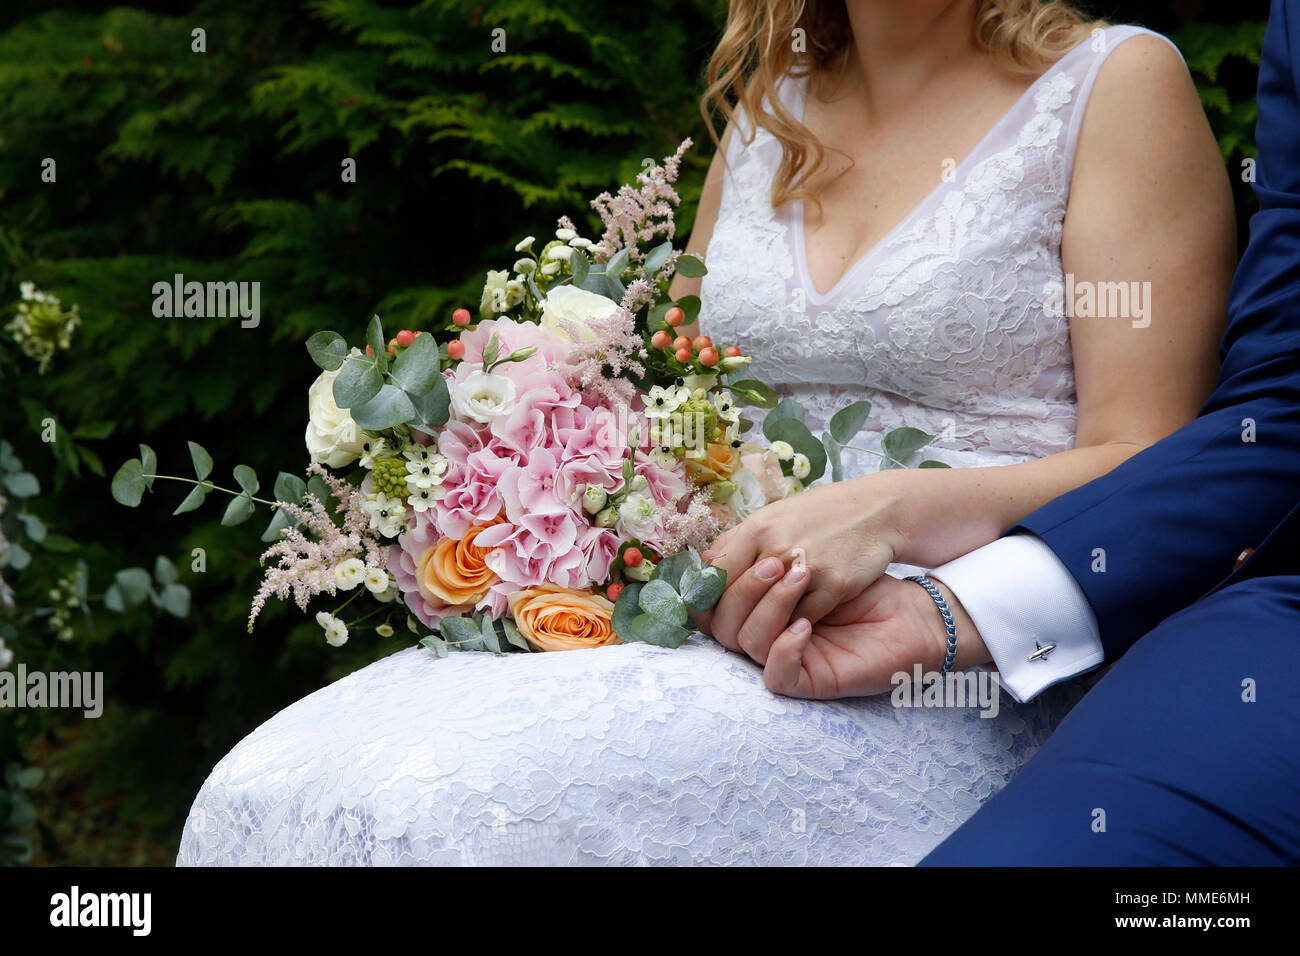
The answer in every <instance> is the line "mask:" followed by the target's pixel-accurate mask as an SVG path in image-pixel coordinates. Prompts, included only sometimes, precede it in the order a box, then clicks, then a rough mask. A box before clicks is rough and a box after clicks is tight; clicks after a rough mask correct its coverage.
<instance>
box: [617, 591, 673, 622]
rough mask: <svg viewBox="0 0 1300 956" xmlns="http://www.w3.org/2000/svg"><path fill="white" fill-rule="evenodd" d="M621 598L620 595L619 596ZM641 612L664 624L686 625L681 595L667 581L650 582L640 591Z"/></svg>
mask: <svg viewBox="0 0 1300 956" xmlns="http://www.w3.org/2000/svg"><path fill="white" fill-rule="evenodd" d="M620 596H621V595H620ZM637 603H639V604H640V605H641V610H643V611H645V612H646V613H647V614H649V615H651V616H652V617H654V618H656V619H658V620H660V621H662V622H663V623H665V624H673V625H676V626H678V627H681V626H683V625H685V624H686V620H687V614H686V605H685V604H683V603H682V599H681V595H679V594H678V593H677V590H676V588H674V587H673V586H672V585H671V584H669V583H668V582H667V581H650V582H649V583H647V584H646V586H645V587H643V588H642V589H641V596H640V598H639V599H638V602H637Z"/></svg>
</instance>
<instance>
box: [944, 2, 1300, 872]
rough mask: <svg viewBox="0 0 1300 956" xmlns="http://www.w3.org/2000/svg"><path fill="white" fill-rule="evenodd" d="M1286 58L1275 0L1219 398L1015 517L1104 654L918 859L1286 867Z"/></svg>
mask: <svg viewBox="0 0 1300 956" xmlns="http://www.w3.org/2000/svg"><path fill="white" fill-rule="evenodd" d="M1296 64H1300V0H1274V3H1273V7H1272V12H1271V15H1270V18H1269V24H1268V30H1267V32H1266V34H1265V38H1264V47H1263V51H1262V55H1261V63H1260V73H1259V93H1258V104H1259V119H1258V121H1257V126H1256V142H1257V144H1258V149H1259V157H1258V163H1257V167H1256V182H1255V193H1256V195H1257V197H1258V198H1259V211H1258V212H1257V213H1256V214H1255V216H1254V217H1253V218H1252V219H1251V235H1250V243H1249V245H1248V247H1247V249H1246V252H1245V255H1244V256H1243V257H1242V260H1241V263H1240V265H1239V267H1238V269H1237V273H1236V276H1235V278H1234V280H1233V285H1232V292H1231V295H1230V296H1229V300H1228V328H1227V332H1226V334H1225V336H1224V340H1223V345H1222V349H1221V357H1222V363H1223V364H1222V371H1221V372H1220V375H1219V380H1218V383H1217V385H1216V388H1215V391H1214V394H1213V395H1212V396H1211V397H1210V399H1209V401H1208V402H1207V403H1206V405H1205V407H1204V408H1203V409H1202V410H1201V413H1200V415H1199V416H1198V417H1197V419H1196V420H1195V421H1193V422H1191V423H1190V424H1188V425H1187V426H1186V427H1184V428H1182V429H1180V430H1179V431H1177V432H1175V433H1174V434H1173V435H1170V436H1169V437H1168V438H1166V439H1165V440H1163V441H1161V442H1159V443H1158V444H1156V445H1153V446H1151V447H1150V448H1148V449H1146V450H1145V451H1143V452H1142V453H1140V454H1138V455H1135V456H1134V457H1132V458H1131V459H1129V460H1128V461H1127V462H1125V463H1124V464H1123V465H1121V466H1120V467H1119V468H1117V469H1115V470H1114V471H1113V472H1111V473H1110V474H1108V475H1106V476H1104V477H1102V478H1099V479H1097V480H1096V481H1093V482H1091V483H1090V484H1088V485H1085V486H1084V487H1082V488H1079V489H1077V490H1076V491H1074V492H1071V493H1070V494H1067V495H1064V496H1062V497H1061V498H1058V499H1056V500H1055V501H1053V502H1051V503H1050V504H1048V505H1047V506H1045V507H1043V508H1041V509H1040V510H1039V511H1037V512H1035V513H1034V514H1032V515H1030V516H1029V517H1028V518H1027V519H1025V521H1024V522H1022V524H1021V525H1020V526H1019V528H1020V529H1022V530H1026V531H1029V532H1032V533H1034V534H1036V535H1038V536H1039V537H1040V538H1042V539H1043V540H1044V541H1045V542H1046V543H1047V544H1048V545H1049V546H1050V547H1051V548H1052V550H1053V551H1054V552H1055V554H1056V555H1057V556H1058V557H1059V558H1060V559H1061V561H1062V562H1063V563H1064V564H1065V565H1066V567H1067V568H1068V569H1069V571H1070V573H1071V574H1072V575H1073V576H1074V578H1075V579H1076V580H1077V581H1078V583H1079V585H1080V587H1081V588H1082V589H1083V591H1084V594H1085V595H1086V596H1087V598H1088V601H1089V603H1090V604H1091V606H1092V609H1093V611H1094V612H1095V614H1096V616H1097V621H1098V624H1099V626H1100V631H1101V639H1102V644H1103V646H1104V647H1105V650H1106V659H1107V661H1113V662H1115V663H1114V664H1113V666H1112V667H1111V669H1110V671H1109V672H1108V673H1107V674H1106V676H1105V677H1103V678H1102V679H1101V681H1100V682H1099V683H1098V684H1097V686H1096V687H1094V688H1093V690H1092V691H1091V692H1090V693H1089V694H1088V695H1087V696H1086V697H1085V698H1084V700H1083V701H1082V702H1080V704H1079V705H1078V706H1077V707H1076V708H1075V709H1074V710H1073V711H1072V712H1071V713H1070V715H1069V716H1068V717H1067V718H1066V719H1065V721H1064V722H1063V723H1062V724H1061V726H1060V727H1059V728H1058V730H1057V731H1056V733H1055V734H1053V736H1052V737H1051V738H1050V739H1049V740H1048V742H1047V743H1046V745H1044V747H1043V748H1042V750H1041V751H1040V752H1039V753H1038V754H1037V755H1036V756H1035V757H1034V758H1033V760H1031V761H1030V762H1029V764H1028V765H1027V766H1026V767H1025V769H1024V770H1022V771H1021V773H1020V774H1019V775H1018V776H1017V777H1016V778H1015V780H1013V781H1012V782H1011V784H1010V785H1009V786H1008V787H1007V788H1006V789H1005V790H1003V791H1002V793H1000V794H999V795H998V796H996V797H995V798H993V799H992V800H990V801H989V802H988V803H987V804H986V805H985V806H984V807H983V808H981V809H980V811H979V812H978V813H976V814H975V816H974V817H972V818H971V820H970V821H968V822H967V824H966V825H965V826H964V827H962V828H961V829H960V830H958V831H957V832H956V833H955V834H953V836H952V837H950V838H949V839H948V840H947V841H945V842H944V843H943V844H942V845H941V846H940V847H939V848H938V849H936V850H935V851H934V852H933V853H932V854H931V855H930V856H929V857H927V858H926V860H925V863H926V864H928V865H963V864H982V865H983V864H987V865H997V864H1004V865H1016V864H1085V865H1086V864H1119V865H1125V864H1153V865H1171V864H1173V865H1176V864H1247V865H1249V864H1270V863H1290V864H1295V863H1298V862H1300V688H1298V687H1297V686H1296V678H1297V676H1300V669H1298V668H1297V667H1296V660H1297V656H1296V652H1297V650H1300V504H1298V502H1300V86H1298V85H1297V73H1296ZM1097 548H1102V549H1104V551H1105V568H1106V569H1105V571H1104V572H1094V570H1093V567H1094V554H1095V549H1097ZM1248 548H1254V549H1255V551H1254V553H1253V554H1252V555H1251V556H1250V557H1249V558H1248V559H1247V560H1246V561H1245V563H1244V564H1242V565H1241V567H1240V568H1238V569H1236V570H1234V562H1235V561H1236V559H1237V556H1238V555H1239V554H1241V553H1242V552H1243V551H1244V550H1245V549H1248Z"/></svg>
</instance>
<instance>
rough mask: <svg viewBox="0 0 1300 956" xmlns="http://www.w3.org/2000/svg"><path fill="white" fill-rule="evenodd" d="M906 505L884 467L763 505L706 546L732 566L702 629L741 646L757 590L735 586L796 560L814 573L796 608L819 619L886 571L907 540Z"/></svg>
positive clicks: (776, 573) (767, 580) (711, 556)
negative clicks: (903, 527)
mask: <svg viewBox="0 0 1300 956" xmlns="http://www.w3.org/2000/svg"><path fill="white" fill-rule="evenodd" d="M901 510H902V509H901V508H899V506H898V497H897V495H896V494H895V482H894V480H893V478H892V476H891V475H889V473H886V472H882V473H880V474H879V475H872V476H869V477H866V478H857V479H853V480H851V481H844V482H837V483H835V484H833V485H827V486H824V487H816V488H810V489H808V490H807V491H803V492H800V493H799V494H797V495H795V496H794V497H791V498H786V499H785V500H783V501H777V502H773V503H772V504H770V505H767V506H766V507H764V508H761V509H759V510H758V511H756V512H755V513H754V514H752V515H751V516H750V517H749V518H747V519H746V520H744V521H742V522H741V523H740V524H739V525H737V526H736V527H735V528H732V529H731V530H730V531H728V532H726V533H725V534H722V535H719V536H718V538H717V540H716V541H714V542H713V544H712V545H711V546H710V547H709V550H708V551H706V552H705V553H704V557H705V558H706V559H707V560H709V561H712V562H713V563H714V564H716V565H718V566H719V567H721V568H724V569H725V570H726V572H727V581H728V582H729V584H728V587H727V590H726V591H725V592H724V593H723V595H722V597H721V599H719V601H718V604H717V606H716V607H715V608H714V609H713V610H712V612H710V613H709V614H705V615H701V616H700V618H699V620H698V621H697V624H698V626H699V628H700V630H702V631H705V632H706V633H710V634H712V635H713V636H714V637H716V638H717V639H718V640H719V641H721V642H722V643H723V644H725V645H727V646H728V647H731V648H732V649H735V648H736V647H737V646H738V645H739V631H740V626H741V624H742V623H743V622H744V621H745V619H746V618H747V617H748V616H749V614H750V612H751V611H752V610H753V606H754V604H753V600H754V599H751V596H752V595H753V594H754V593H756V589H755V588H754V587H749V588H743V587H740V588H738V587H737V586H738V585H739V584H741V583H742V582H744V581H746V580H747V579H748V580H750V582H751V584H752V583H758V584H760V585H762V587H761V588H759V589H757V590H758V591H765V590H766V588H767V586H768V585H770V584H771V583H772V582H773V581H775V580H776V579H777V578H778V577H780V575H781V574H782V573H783V570H784V568H785V567H788V566H791V565H798V564H803V565H806V566H807V568H808V571H809V572H810V575H811V577H810V581H809V586H808V588H807V592H806V593H805V594H804V595H803V596H802V597H801V598H800V601H799V604H798V607H797V608H796V609H795V616H797V617H806V618H808V620H809V621H811V622H812V623H816V622H818V621H820V620H821V619H822V618H823V617H824V616H825V615H826V614H827V613H829V612H830V611H831V609H832V608H835V607H838V606H839V605H841V604H843V603H845V602H846V601H849V600H852V599H853V598H855V597H856V596H857V595H859V594H861V593H862V591H863V590H864V589H865V588H867V586H868V585H870V584H871V583H872V582H874V581H875V580H876V579H877V578H879V577H880V576H881V575H882V574H884V572H885V568H887V567H888V566H889V564H890V563H891V562H892V561H893V560H894V555H895V554H896V552H897V550H898V548H899V547H900V546H901V544H902V538H903V535H902V533H901V532H900V531H899V530H898V528H899V522H898V521H897V516H898V513H899V512H900V511H901ZM765 573H770V576H764V575H765ZM783 623H784V622H783Z"/></svg>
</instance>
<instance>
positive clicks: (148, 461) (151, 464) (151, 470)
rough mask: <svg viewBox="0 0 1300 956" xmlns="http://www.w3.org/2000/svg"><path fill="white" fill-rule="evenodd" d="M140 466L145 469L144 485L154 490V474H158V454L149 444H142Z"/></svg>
mask: <svg viewBox="0 0 1300 956" xmlns="http://www.w3.org/2000/svg"><path fill="white" fill-rule="evenodd" d="M140 466H141V467H142V468H143V469H144V475H145V478H144V485H145V487H146V488H148V489H149V490H150V491H153V476H154V475H156V474H158V456H157V455H155V454H154V452H153V449H152V448H150V447H149V446H148V445H143V444H142V445H141V446H140Z"/></svg>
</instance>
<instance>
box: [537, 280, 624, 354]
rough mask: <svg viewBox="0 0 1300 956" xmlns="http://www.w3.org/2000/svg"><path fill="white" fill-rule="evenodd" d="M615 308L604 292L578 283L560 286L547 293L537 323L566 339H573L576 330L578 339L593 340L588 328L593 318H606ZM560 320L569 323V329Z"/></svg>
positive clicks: (592, 333)
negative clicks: (583, 286)
mask: <svg viewBox="0 0 1300 956" xmlns="http://www.w3.org/2000/svg"><path fill="white" fill-rule="evenodd" d="M617 311H618V304H617V303H615V302H613V301H612V300H610V299H607V298H605V297H604V296H603V295H597V294H596V293H594V292H588V291H587V290H586V289H579V288H578V287H577V286H572V285H562V286H558V287H556V288H554V289H552V290H551V291H550V292H548V293H546V298H545V299H544V300H543V301H542V320H541V323H540V325H541V326H542V328H544V329H546V330H547V331H548V332H550V333H551V334H552V335H554V336H555V337H556V338H559V339H562V340H564V341H566V342H573V341H575V340H574V335H575V333H576V334H577V336H578V338H577V341H580V342H594V341H596V333H594V332H593V331H591V322H592V320H594V319H606V318H609V317H610V316H612V315H613V314H614V313H615V312H617ZM561 322H564V323H567V324H568V325H570V326H572V330H571V329H570V328H567V327H566V326H565V325H562V324H561Z"/></svg>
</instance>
